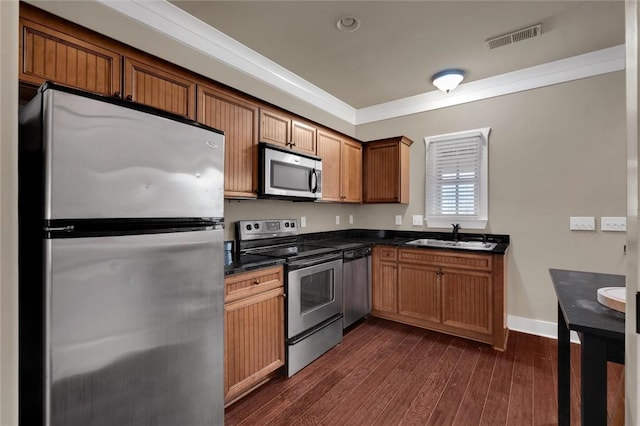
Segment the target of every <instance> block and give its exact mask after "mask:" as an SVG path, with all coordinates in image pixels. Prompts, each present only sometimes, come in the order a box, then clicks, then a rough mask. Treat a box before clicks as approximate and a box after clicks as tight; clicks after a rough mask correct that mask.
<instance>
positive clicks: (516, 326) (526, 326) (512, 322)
mask: <svg viewBox="0 0 640 426" xmlns="http://www.w3.org/2000/svg"><path fill="white" fill-rule="evenodd" d="M507 327H509V330H514V331H521V332H523V333H528V334H533V335H536V336H542V337H548V338H550V339H558V324H557V323H555V322H549V321H540V320H534V319H531V318H524V317H517V316H515V315H508V316H507ZM571 342H573V343H578V344H579V343H580V339H578V334H577V333H576V332H575V331H572V332H571Z"/></svg>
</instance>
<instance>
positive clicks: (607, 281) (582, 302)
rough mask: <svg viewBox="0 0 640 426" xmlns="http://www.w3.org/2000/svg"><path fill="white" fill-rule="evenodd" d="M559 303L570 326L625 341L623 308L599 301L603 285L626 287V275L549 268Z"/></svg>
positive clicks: (581, 330) (579, 330)
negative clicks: (600, 289) (621, 310)
mask: <svg viewBox="0 0 640 426" xmlns="http://www.w3.org/2000/svg"><path fill="white" fill-rule="evenodd" d="M549 273H550V274H551V280H552V281H553V286H554V288H555V290H556V295H557V296H558V303H559V305H560V309H561V310H562V314H563V316H564V319H565V321H566V323H567V325H568V326H569V329H570V330H574V331H578V332H586V333H590V334H593V335H597V336H602V337H606V338H610V339H617V340H623V341H624V318H625V315H624V314H623V313H622V312H618V311H615V310H613V309H610V308H608V307H606V306H604V305H602V304H601V303H599V302H598V298H597V297H598V296H597V291H598V289H599V288H600V287H625V284H626V283H625V276H624V275H612V274H600V273H594V272H580V271H569V270H563V269H549Z"/></svg>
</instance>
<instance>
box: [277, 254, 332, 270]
mask: <svg viewBox="0 0 640 426" xmlns="http://www.w3.org/2000/svg"><path fill="white" fill-rule="evenodd" d="M341 258H342V253H331V254H327V255H324V256H314V257H312V258H309V259H300V260H294V261H291V262H288V263H287V265H288V266H289V267H291V266H295V267H299V268H298V269H300V268H304V267H307V266H314V265H318V264H320V263H325V262H329V261H331V260H338V259H341Z"/></svg>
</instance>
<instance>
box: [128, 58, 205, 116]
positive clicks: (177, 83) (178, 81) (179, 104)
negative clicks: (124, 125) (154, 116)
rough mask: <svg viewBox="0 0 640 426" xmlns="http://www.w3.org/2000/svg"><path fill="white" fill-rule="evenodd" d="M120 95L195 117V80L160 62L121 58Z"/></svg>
mask: <svg viewBox="0 0 640 426" xmlns="http://www.w3.org/2000/svg"><path fill="white" fill-rule="evenodd" d="M150 62H151V61H150ZM124 98H125V99H128V100H131V101H134V102H138V103H141V104H144V105H149V106H152V107H155V108H159V109H163V110H165V111H168V112H171V113H174V114H178V115H182V116H184V117H188V118H191V119H194V120H195V118H196V114H195V111H196V82H195V80H192V79H190V78H188V77H187V76H186V75H185V76H182V75H180V74H178V73H172V72H169V71H166V66H164V64H160V63H158V64H152V63H147V62H142V61H140V60H136V59H132V58H125V60H124Z"/></svg>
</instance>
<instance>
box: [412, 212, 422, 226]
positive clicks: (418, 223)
mask: <svg viewBox="0 0 640 426" xmlns="http://www.w3.org/2000/svg"><path fill="white" fill-rule="evenodd" d="M413 224H414V225H415V226H422V215H421V214H414V215H413Z"/></svg>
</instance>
